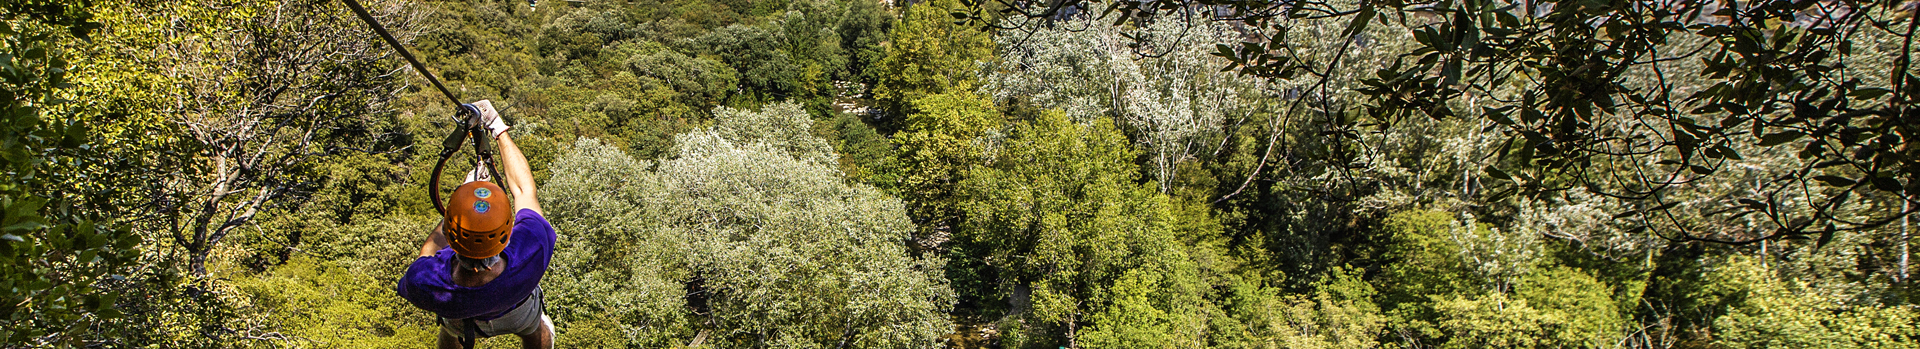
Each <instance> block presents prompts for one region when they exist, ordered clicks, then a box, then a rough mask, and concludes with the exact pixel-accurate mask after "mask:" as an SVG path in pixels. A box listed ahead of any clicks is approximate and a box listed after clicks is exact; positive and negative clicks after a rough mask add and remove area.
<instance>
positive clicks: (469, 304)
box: [397, 100, 557, 348]
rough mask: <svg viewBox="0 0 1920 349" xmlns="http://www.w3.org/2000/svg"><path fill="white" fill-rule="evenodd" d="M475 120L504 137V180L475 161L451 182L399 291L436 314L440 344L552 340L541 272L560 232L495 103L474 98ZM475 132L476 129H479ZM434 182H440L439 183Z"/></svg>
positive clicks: (532, 344) (531, 344) (540, 344)
mask: <svg viewBox="0 0 1920 349" xmlns="http://www.w3.org/2000/svg"><path fill="white" fill-rule="evenodd" d="M473 106H474V109H477V111H478V112H477V113H474V114H475V115H474V116H473V119H472V120H462V122H471V123H477V124H478V125H486V129H487V133H488V134H489V135H490V136H492V137H493V139H494V140H495V142H496V143H497V144H499V145H500V150H499V151H500V158H501V165H503V166H504V169H503V170H501V172H503V173H502V174H503V175H504V176H503V177H504V178H502V179H501V183H503V184H506V186H507V190H510V191H512V192H511V194H513V200H512V206H511V208H512V210H507V209H506V208H509V206H508V201H507V197H506V195H504V194H508V193H503V192H501V190H500V186H497V185H494V184H493V183H491V182H487V181H484V180H482V179H485V178H486V177H487V174H486V173H485V170H484V169H485V168H486V166H484V165H482V166H477V167H476V168H475V169H474V173H472V174H470V175H469V176H468V178H467V181H468V182H467V183H466V184H463V185H461V186H460V187H459V188H457V189H454V193H453V197H452V198H450V199H449V200H448V202H447V205H446V212H445V214H446V215H445V217H442V220H441V221H440V224H439V225H437V226H435V227H434V228H433V229H432V232H431V233H429V234H428V235H427V241H426V243H424V244H422V245H421V246H420V258H418V259H415V260H414V261H413V265H412V266H409V267H407V272H406V274H404V275H401V276H400V285H399V286H398V287H397V291H399V293H400V297H401V298H406V299H407V301H408V302H410V303H413V306H415V307H419V308H420V309H425V310H427V311H430V312H433V313H434V314H436V315H439V322H440V335H439V342H440V344H439V345H440V348H473V347H474V342H475V340H476V339H478V338H486V337H492V336H498V335H503V334H509V333H511V334H514V335H517V336H519V337H520V344H521V347H523V348H552V347H553V320H551V319H548V318H547V315H546V312H545V311H544V309H543V308H544V307H545V300H544V299H542V297H541V293H540V278H541V277H542V276H545V275H546V273H547V262H548V261H549V260H551V259H552V258H553V243H554V240H556V239H557V236H556V235H555V234H554V231H553V226H552V225H549V224H548V223H547V219H546V217H545V216H543V215H542V211H541V210H540V201H539V200H537V199H535V196H534V184H533V170H532V168H531V167H528V166H527V157H526V156H525V155H524V154H521V153H520V148H519V147H518V146H515V145H514V143H513V138H512V137H508V136H507V134H506V131H507V124H506V122H505V121H502V120H501V119H500V114H499V113H498V112H495V111H494V110H493V105H492V103H490V102H488V101H484V100H482V101H479V102H474V103H473ZM476 137H478V136H477V135H476ZM433 190H439V189H438V188H434V189H433Z"/></svg>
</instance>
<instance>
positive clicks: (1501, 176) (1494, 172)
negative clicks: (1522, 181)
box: [1487, 167, 1513, 181]
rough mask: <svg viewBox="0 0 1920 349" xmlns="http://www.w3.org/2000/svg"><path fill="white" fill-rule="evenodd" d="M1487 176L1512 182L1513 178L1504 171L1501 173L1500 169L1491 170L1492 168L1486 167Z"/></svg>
mask: <svg viewBox="0 0 1920 349" xmlns="http://www.w3.org/2000/svg"><path fill="white" fill-rule="evenodd" d="M1487 176H1488V177H1493V178H1494V179H1499V180H1503V181H1511V180H1513V176H1509V175H1507V172H1506V171H1501V170H1500V169H1498V168H1493V167H1487Z"/></svg>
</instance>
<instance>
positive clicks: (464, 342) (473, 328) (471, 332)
mask: <svg viewBox="0 0 1920 349" xmlns="http://www.w3.org/2000/svg"><path fill="white" fill-rule="evenodd" d="M460 321H466V322H467V326H466V328H467V330H466V332H467V333H466V335H463V336H460V347H461V348H466V349H473V342H474V341H475V340H478V339H479V338H480V336H478V335H476V334H479V332H480V324H479V323H476V322H474V321H473V318H465V319H460Z"/></svg>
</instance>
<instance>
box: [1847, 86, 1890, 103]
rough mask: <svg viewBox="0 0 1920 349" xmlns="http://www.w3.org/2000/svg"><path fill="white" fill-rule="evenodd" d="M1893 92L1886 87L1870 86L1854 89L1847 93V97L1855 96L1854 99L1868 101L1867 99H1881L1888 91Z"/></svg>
mask: <svg viewBox="0 0 1920 349" xmlns="http://www.w3.org/2000/svg"><path fill="white" fill-rule="evenodd" d="M1892 92H1893V90H1888V89H1884V88H1878V87H1868V88H1863V89H1858V90H1853V92H1849V93H1847V97H1853V99H1857V100H1863V101H1867V100H1874V99H1879V98H1880V96H1885V95H1887V94H1888V93H1892Z"/></svg>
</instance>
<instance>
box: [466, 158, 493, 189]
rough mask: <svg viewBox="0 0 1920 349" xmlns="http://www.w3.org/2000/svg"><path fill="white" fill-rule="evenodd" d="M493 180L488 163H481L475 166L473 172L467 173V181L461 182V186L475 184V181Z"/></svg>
mask: <svg viewBox="0 0 1920 349" xmlns="http://www.w3.org/2000/svg"><path fill="white" fill-rule="evenodd" d="M491 180H493V172H491V171H487V162H486V161H481V162H479V163H476V164H474V165H473V171H467V181H465V182H460V184H467V183H473V182H474V181H491Z"/></svg>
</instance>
